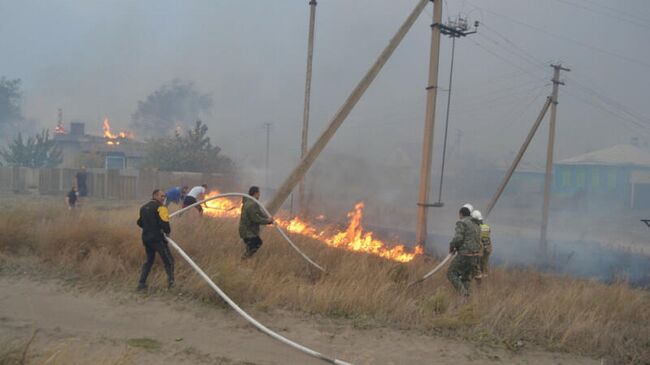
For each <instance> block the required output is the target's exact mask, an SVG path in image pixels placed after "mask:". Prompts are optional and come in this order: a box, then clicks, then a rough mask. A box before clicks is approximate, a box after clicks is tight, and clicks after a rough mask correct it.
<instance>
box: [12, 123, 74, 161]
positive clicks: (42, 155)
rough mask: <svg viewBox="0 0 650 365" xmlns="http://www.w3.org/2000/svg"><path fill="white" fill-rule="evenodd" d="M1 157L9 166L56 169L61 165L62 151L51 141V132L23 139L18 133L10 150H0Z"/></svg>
mask: <svg viewBox="0 0 650 365" xmlns="http://www.w3.org/2000/svg"><path fill="white" fill-rule="evenodd" d="M0 157H2V159H3V160H4V161H5V162H6V163H7V164H9V165H15V166H24V167H54V166H57V165H58V164H60V163H61V161H62V160H63V159H62V157H61V150H60V149H59V148H58V147H57V146H56V144H55V142H54V140H52V139H50V132H49V130H43V131H42V132H41V133H39V134H36V135H35V136H31V137H28V138H27V140H25V139H23V135H22V133H18V137H16V138H15V139H14V140H13V142H11V143H10V144H9V146H8V148H3V149H2V150H0Z"/></svg>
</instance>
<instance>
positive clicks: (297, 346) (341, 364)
mask: <svg viewBox="0 0 650 365" xmlns="http://www.w3.org/2000/svg"><path fill="white" fill-rule="evenodd" d="M224 195H225V194H224ZM258 204H259V203H258ZM165 238H166V239H167V242H169V243H170V244H171V245H172V247H174V248H175V249H176V251H178V253H179V254H180V255H181V256H182V257H183V259H185V261H187V263H188V264H190V266H191V267H192V268H193V269H194V271H196V272H197V273H198V274H199V275H200V276H201V277H202V278H203V280H205V281H206V282H207V283H208V285H210V287H211V288H212V289H214V291H215V292H217V294H219V296H220V297H221V299H223V300H224V301H225V302H226V303H228V305H230V307H232V309H234V310H235V311H236V312H237V313H239V314H240V315H241V316H242V317H244V319H246V320H247V321H248V322H250V323H251V324H252V325H253V326H255V328H257V329H258V330H260V331H261V332H263V333H265V334H267V335H269V336H270V337H272V338H274V339H276V340H278V341H280V342H282V343H284V344H285V345H289V346H291V347H293V348H295V349H297V350H299V351H302V352H304V353H305V354H307V355H310V356H313V357H315V358H317V359H320V360H323V361H327V362H329V363H331V364H337V365H352V364H350V363H348V362H345V361H343V360H338V359H335V358H331V357H328V356H325V355H323V354H321V353H320V352H317V351H314V350H312V349H310V348H308V347H305V346H302V345H300V344H299V343H296V342H293V341H291V340H290V339H288V338H286V337H282V336H281V335H279V334H277V333H275V332H273V331H271V330H270V329H268V328H267V327H266V326H264V325H263V324H261V323H260V322H258V321H257V320H255V318H253V317H251V316H250V315H249V314H248V313H246V312H244V310H243V309H241V308H240V307H239V306H238V305H237V303H235V302H233V301H232V299H230V297H228V295H226V293H224V292H223V291H222V290H221V289H220V288H219V287H218V286H217V284H215V283H214V281H212V280H211V279H210V277H209V276H208V275H207V274H206V273H205V272H204V271H203V270H201V268H200V267H199V266H198V265H197V264H196V263H195V262H194V261H193V260H192V259H191V258H190V257H189V256H188V255H187V254H186V253H185V251H183V249H181V248H180V246H179V245H178V244H177V243H176V242H174V240H172V239H171V238H169V237H165Z"/></svg>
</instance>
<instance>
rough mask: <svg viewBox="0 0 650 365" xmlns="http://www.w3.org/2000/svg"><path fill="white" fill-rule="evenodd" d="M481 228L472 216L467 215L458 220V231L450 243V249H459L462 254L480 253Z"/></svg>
mask: <svg viewBox="0 0 650 365" xmlns="http://www.w3.org/2000/svg"><path fill="white" fill-rule="evenodd" d="M480 235H481V229H480V227H479V225H478V224H476V223H474V222H473V221H472V218H470V217H465V218H463V219H461V220H459V221H458V222H456V233H455V234H454V238H453V239H452V240H451V242H450V243H449V250H450V251H452V250H455V251H458V253H459V254H461V255H467V254H478V253H479V252H480V251H481V244H480Z"/></svg>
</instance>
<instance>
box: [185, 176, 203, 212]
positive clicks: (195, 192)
mask: <svg viewBox="0 0 650 365" xmlns="http://www.w3.org/2000/svg"><path fill="white" fill-rule="evenodd" d="M207 188H208V185H206V184H203V185H201V186H195V187H193V188H192V189H191V190H190V192H189V193H187V195H185V199H183V208H185V207H187V206H190V205H192V204H194V203H196V202H198V201H200V200H203V199H204V197H205V192H206V189H207ZM195 208H196V209H197V210H198V211H199V214H201V215H203V207H201V204H197V205H196V206H195Z"/></svg>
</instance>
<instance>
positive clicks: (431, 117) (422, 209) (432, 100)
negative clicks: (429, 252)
mask: <svg viewBox="0 0 650 365" xmlns="http://www.w3.org/2000/svg"><path fill="white" fill-rule="evenodd" d="M441 22H442V0H437V1H433V24H431V50H430V55H429V83H428V85H427V88H426V89H427V109H426V115H425V119H424V141H423V143H422V163H421V165H420V191H419V194H418V214H417V226H416V231H415V243H416V244H417V245H418V246H419V247H424V244H425V243H426V239H427V216H428V208H429V207H430V206H431V204H429V190H430V185H431V160H432V158H433V156H432V151H433V131H434V126H435V119H436V99H437V96H438V62H439V59H440V26H441Z"/></svg>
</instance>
